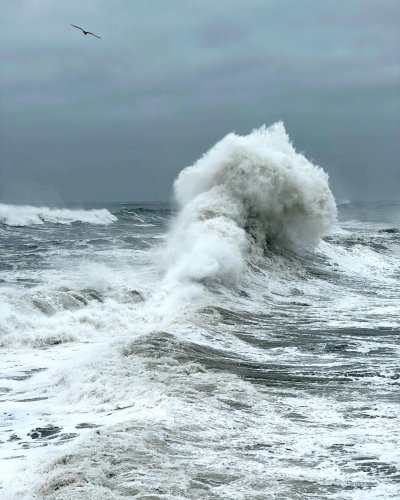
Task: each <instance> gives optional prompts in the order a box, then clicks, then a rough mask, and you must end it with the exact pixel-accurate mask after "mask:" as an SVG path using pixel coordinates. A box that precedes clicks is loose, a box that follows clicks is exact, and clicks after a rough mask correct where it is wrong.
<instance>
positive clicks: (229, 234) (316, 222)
mask: <svg viewBox="0 0 400 500" xmlns="http://www.w3.org/2000/svg"><path fill="white" fill-rule="evenodd" d="M174 187H175V195H176V198H177V201H178V202H179V204H180V213H179V215H178V217H177V220H176V222H175V225H174V227H173V229H172V232H171V234H170V237H169V242H168V247H167V259H168V264H169V265H168V273H167V277H169V278H171V279H179V280H181V279H184V280H196V281H197V280H203V279H207V278H212V279H213V278H218V279H222V280H223V281H235V280H236V279H237V278H238V276H240V273H241V270H242V268H243V266H244V264H245V261H246V256H247V255H248V253H249V251H250V250H252V249H253V250H254V249H256V248H258V250H259V249H260V248H262V247H263V246H264V245H265V243H266V241H272V242H273V243H275V244H278V245H281V246H285V247H288V248H290V249H292V250H295V251H296V250H301V249H304V248H307V247H311V246H314V245H316V244H317V243H318V242H319V239H320V237H321V236H322V235H323V234H325V233H326V232H328V231H329V229H330V227H331V225H332V224H333V223H334V221H335V219H336V205H335V200H334V197H333V195H332V192H331V191H330V189H329V184H328V175H327V174H326V173H325V172H324V171H323V170H322V169H321V168H320V167H318V166H315V165H313V164H312V163H311V162H310V161H308V160H307V159H306V158H305V157H304V156H303V155H301V154H299V153H296V151H295V149H294V148H293V146H292V144H291V142H290V140H289V137H288V135H287V133H286V131H285V128H284V125H283V123H281V122H279V123H276V124H274V125H272V126H270V127H268V128H267V127H265V126H264V127H261V128H260V129H258V130H254V131H253V132H252V133H251V134H249V135H247V136H238V135H236V134H234V133H231V134H229V135H227V136H226V137H225V138H223V139H222V140H221V141H220V142H218V143H217V144H216V145H215V146H214V147H213V148H211V149H210V150H209V151H208V152H207V153H206V154H205V155H204V156H203V157H202V158H201V159H200V160H198V161H197V162H196V163H195V164H194V165H192V166H189V167H187V168H185V169H184V170H183V171H182V172H181V173H180V174H179V176H178V178H177V179H176V181H175V185H174Z"/></svg>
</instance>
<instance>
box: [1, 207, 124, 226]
mask: <svg viewBox="0 0 400 500" xmlns="http://www.w3.org/2000/svg"><path fill="white" fill-rule="evenodd" d="M117 220H118V218H117V217H115V215H113V214H111V213H110V212H109V211H108V210H106V209H105V208H102V209H97V210H78V209H66V208H49V207H33V206H30V205H6V204H0V224H5V225H6V226H33V225H37V224H45V223H48V222H50V223H53V224H71V223H72V222H85V223H87V224H111V223H112V222H115V221H117Z"/></svg>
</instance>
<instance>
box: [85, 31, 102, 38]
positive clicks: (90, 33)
mask: <svg viewBox="0 0 400 500" xmlns="http://www.w3.org/2000/svg"><path fill="white" fill-rule="evenodd" d="M87 34H88V35H93V36H95V37H96V38H101V36H97V35H95V34H94V33H92V32H91V31H88V32H87Z"/></svg>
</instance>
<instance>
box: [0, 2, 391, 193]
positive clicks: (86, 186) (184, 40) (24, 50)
mask: <svg viewBox="0 0 400 500" xmlns="http://www.w3.org/2000/svg"><path fill="white" fill-rule="evenodd" d="M2 14H3V16H2V17H3V19H4V30H3V32H2V34H1V37H2V43H1V45H0V57H1V59H0V60H1V63H0V85H1V108H0V113H1V124H0V141H1V142H0V147H1V165H0V183H1V186H0V200H2V199H3V200H5V199H7V200H8V201H11V199H16V198H17V193H18V186H19V185H20V186H21V198H24V201H26V198H27V197H28V198H29V189H27V186H31V188H30V190H31V191H32V199H34V198H35V200H36V198H38V197H39V198H40V197H42V198H43V199H44V198H46V196H47V197H52V198H54V201H59V198H63V199H65V200H89V199H91V200H96V199H103V200H107V199H109V200H112V199H125V200H126V199H141V200H143V199H167V198H168V197H169V194H170V189H171V183H172V181H173V179H174V177H175V176H176V175H177V173H178V172H179V171H180V170H181V169H182V168H183V167H184V166H186V165H187V164H189V163H191V162H193V161H194V160H195V159H197V157H198V156H200V155H201V154H202V153H203V152H204V151H205V150H206V149H208V148H209V147H210V146H211V145H212V144H213V143H214V142H215V141H216V140H218V139H220V138H221V137H222V136H223V135H225V134H226V133H228V132H230V131H232V130H235V131H237V132H239V133H248V132H249V131H250V130H251V129H252V128H254V127H257V126H260V125H262V124H263V123H266V124H269V123H271V122H272V121H274V120H278V119H284V120H285V122H286V125H287V129H288V132H289V134H290V135H291V137H292V139H293V141H294V144H295V146H296V147H297V148H298V149H299V150H304V151H305V152H306V154H307V155H308V156H310V157H313V158H314V159H315V161H317V162H318V163H319V164H321V165H322V166H323V167H324V168H325V169H326V170H327V171H328V172H329V173H330V176H331V182H332V186H333V189H334V191H335V193H336V194H337V196H338V197H350V198H358V199H361V198H375V199H377V198H398V196H399V195H398V193H399V187H400V185H399V184H400V175H399V173H398V171H397V164H398V157H399V153H400V147H399V142H398V140H397V139H398V134H399V131H400V93H399V81H400V60H399V59H400V58H399V53H400V36H399V33H398V30H397V26H398V22H399V18H400V4H399V3H398V2H397V1H396V2H395V1H391V0H368V1H367V0H349V1H347V2H336V1H331V0H329V1H326V2H320V1H319V0H302V2H298V1H297V0H279V1H278V0H269V1H267V2H266V1H265V0H263V1H259V0H248V1H246V2H245V1H244V0H243V1H239V2H233V1H228V0H220V1H219V2H211V0H202V1H201V2H194V1H191V0H185V1H184V0H175V1H174V2H173V3H170V4H166V3H165V2H162V1H161V0H154V1H153V2H147V1H145V0H138V1H137V2H134V3H133V2H131V1H128V0H118V1H116V2H108V1H105V0H90V1H87V2H84V5H82V2H78V1H76V0H72V1H67V0H60V1H58V2H53V1H50V0H26V1H22V0H16V1H15V2H9V3H8V4H7V5H6V6H3V12H2ZM71 22H72V23H74V24H78V25H82V26H87V27H88V28H89V29H91V30H93V31H94V32H96V33H99V34H100V35H101V36H102V39H101V40H97V39H94V38H89V37H84V36H83V35H82V34H81V33H80V32H78V31H77V30H75V29H74V28H72V27H70V23H71ZM35 186H36V187H35ZM38 186H40V188H39V187H38ZM22 193H23V194H22ZM46 193H48V194H47V195H46Z"/></svg>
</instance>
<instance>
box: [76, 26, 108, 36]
mask: <svg viewBox="0 0 400 500" xmlns="http://www.w3.org/2000/svg"><path fill="white" fill-rule="evenodd" d="M71 26H73V27H74V28H78V30H81V31H82V33H83V34H84V35H93V36H95V37H96V38H101V36H97V35H95V34H94V33H92V32H91V31H85V30H84V29H83V28H80V27H79V26H75V24H71Z"/></svg>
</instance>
